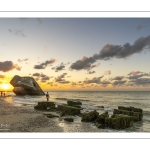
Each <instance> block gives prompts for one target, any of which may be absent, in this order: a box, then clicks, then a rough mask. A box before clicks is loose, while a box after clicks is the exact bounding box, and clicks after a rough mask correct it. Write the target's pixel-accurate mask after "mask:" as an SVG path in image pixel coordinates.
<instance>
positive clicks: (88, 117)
mask: <svg viewBox="0 0 150 150" xmlns="http://www.w3.org/2000/svg"><path fill="white" fill-rule="evenodd" d="M98 115H99V113H98V112H97V111H96V110H94V111H91V112H88V113H83V114H82V119H81V121H83V122H92V121H95V120H96V119H97V117H98Z"/></svg>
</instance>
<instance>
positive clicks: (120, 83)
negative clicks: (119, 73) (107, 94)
mask: <svg viewBox="0 0 150 150" xmlns="http://www.w3.org/2000/svg"><path fill="white" fill-rule="evenodd" d="M126 82H127V81H126V80H124V81H121V80H118V81H117V80H116V81H114V82H113V83H112V85H113V86H121V85H125V83H126Z"/></svg>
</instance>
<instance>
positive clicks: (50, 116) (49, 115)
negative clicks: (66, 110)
mask: <svg viewBox="0 0 150 150" xmlns="http://www.w3.org/2000/svg"><path fill="white" fill-rule="evenodd" d="M43 115H45V116H47V117H48V118H55V117H56V118H59V116H57V115H53V114H43Z"/></svg>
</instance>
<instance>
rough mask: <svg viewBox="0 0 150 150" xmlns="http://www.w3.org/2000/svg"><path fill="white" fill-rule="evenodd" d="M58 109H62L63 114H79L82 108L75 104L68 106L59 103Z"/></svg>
mask: <svg viewBox="0 0 150 150" xmlns="http://www.w3.org/2000/svg"><path fill="white" fill-rule="evenodd" d="M57 109H58V111H61V116H62V115H79V114H80V113H81V112H80V109H78V108H76V107H73V106H66V105H58V107H57Z"/></svg>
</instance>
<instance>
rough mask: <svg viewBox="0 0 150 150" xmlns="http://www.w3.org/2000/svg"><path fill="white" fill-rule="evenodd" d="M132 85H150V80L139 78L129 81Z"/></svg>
mask: <svg viewBox="0 0 150 150" xmlns="http://www.w3.org/2000/svg"><path fill="white" fill-rule="evenodd" d="M130 82H131V83H133V84H134V85H143V86H144V85H150V78H140V79H135V80H132V81H130Z"/></svg>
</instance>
